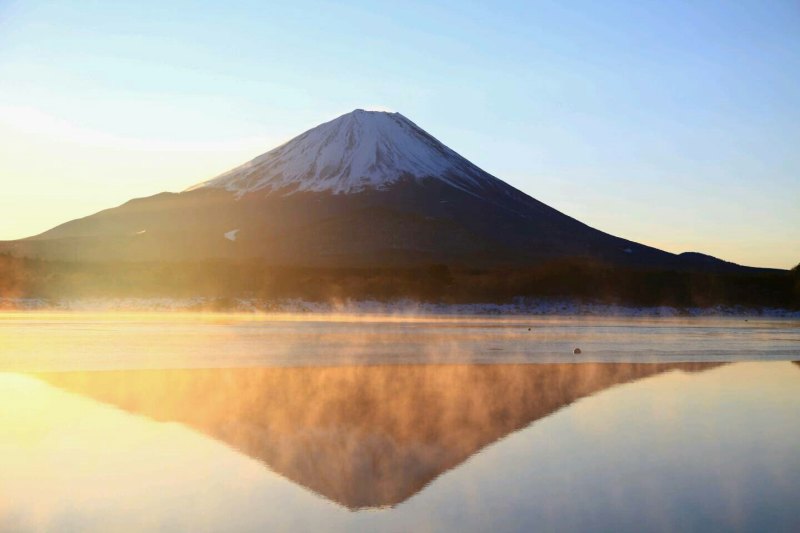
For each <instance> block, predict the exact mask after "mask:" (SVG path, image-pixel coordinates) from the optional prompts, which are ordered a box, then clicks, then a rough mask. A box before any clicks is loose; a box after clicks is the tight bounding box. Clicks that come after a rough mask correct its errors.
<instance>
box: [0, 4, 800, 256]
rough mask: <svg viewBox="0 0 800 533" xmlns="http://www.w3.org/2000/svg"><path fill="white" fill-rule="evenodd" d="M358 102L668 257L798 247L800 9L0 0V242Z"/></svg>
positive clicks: (204, 170) (135, 193) (187, 173)
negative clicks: (393, 114)
mask: <svg viewBox="0 0 800 533" xmlns="http://www.w3.org/2000/svg"><path fill="white" fill-rule="evenodd" d="M354 108H369V109H376V108H377V109H390V110H396V111H399V112H401V113H403V114H404V115H405V116H407V117H408V118H410V119H411V120H413V121H415V122H416V123H417V124H419V125H420V126H421V127H422V128H424V129H426V130H427V131H428V132H430V133H431V134H433V135H434V136H436V137H437V138H439V139H440V140H441V141H442V142H444V143H445V144H447V145H448V146H450V147H451V148H453V149H454V150H456V151H457V152H459V153H460V154H461V155H463V156H465V157H466V158H468V159H470V160H471V161H473V162H474V163H476V164H477V165H479V166H480V167H482V168H483V169H485V170H487V171H488V172H490V173H492V174H494V175H496V176H497V177H499V178H501V179H503V180H505V181H507V182H509V183H511V184H512V185H514V186H516V187H517V188H519V189H521V190H523V191H525V192H526V193H528V194H530V195H531V196H533V197H535V198H537V199H539V200H541V201H543V202H545V203H547V204H549V205H551V206H553V207H555V208H556V209H559V210H561V211H563V212H565V213H567V214H569V215H571V216H573V217H575V218H578V219H579V220H582V221H584V222H586V223H588V224H590V225H592V226H594V227H597V228H598V229H601V230H604V231H606V232H609V233H612V234H615V235H618V236H621V237H625V238H628V239H632V240H635V241H639V242H642V243H646V244H650V245H653V246H657V247H660V248H663V249H666V250H669V251H672V252H682V251H688V250H695V251H702V252H705V253H710V254H712V255H716V256H718V257H722V258H724V259H727V260H731V261H736V262H739V263H744V264H751V265H759V266H774V267H780V268H789V267H791V266H793V265H795V264H797V263H798V261H800V4H799V3H798V2H797V1H795V0H787V1H746V0H742V1H738V2H712V1H708V2H680V1H672V2H649V1H632V2H614V1H605V2H595V1H586V2H534V1H530V2H482V3H479V2H465V1H463V0H462V1H458V2H435V3H432V2H409V1H404V2H374V1H372V2H368V1H363V2H341V3H338V2H337V3H332V2H307V1H302V0H296V1H293V2H274V3H273V2H236V1H230V2H208V3H205V2H185V1H171V2H148V1H142V0H140V1H136V2H125V1H115V2H102V1H89V0H82V1H75V2H72V1H68V0H59V1H53V2H47V1H37V0H27V1H10V2H9V1H8V0H0V212H2V213H3V217H2V223H0V239H14V238H20V237H25V236H29V235H32V234H36V233H39V232H41V231H44V230H46V229H49V228H50V227H52V226H55V225H57V224H59V223H61V222H65V221H67V220H70V219H73V218H77V217H81V216H85V215H88V214H91V213H93V212H96V211H98V210H101V209H104V208H107V207H112V206H115V205H118V204H120V203H123V202H125V201H126V200H128V199H130V198H133V197H141V196H148V195H151V194H155V193H158V192H160V191H179V190H182V189H184V188H186V187H188V186H190V185H192V184H194V183H196V182H200V181H203V180H206V179H208V178H210V177H213V176H214V175H216V174H218V173H221V172H223V171H225V170H227V169H229V168H231V167H233V166H236V165H238V164H240V163H242V162H244V161H246V160H248V159H250V158H252V157H254V156H256V155H258V154H260V153H262V152H264V151H266V150H268V149H270V148H272V147H273V146H275V145H276V144H278V143H280V142H282V141H285V140H287V139H289V138H290V137H292V136H294V135H296V134H299V133H301V132H303V131H304V130H306V129H308V128H310V127H313V126H315V125H317V124H318V123H320V122H323V121H325V120H329V119H331V118H333V117H335V116H337V115H339V114H342V113H345V112H348V111H351V110H352V109H354Z"/></svg>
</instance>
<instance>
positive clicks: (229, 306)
mask: <svg viewBox="0 0 800 533" xmlns="http://www.w3.org/2000/svg"><path fill="white" fill-rule="evenodd" d="M3 311H51V312H52V311H74V312H118V311H121V312H139V311H141V312H158V311H162V312H169V311H177V312H234V313H249V314H279V313H301V314H302V313H308V314H331V313H339V314H352V315H361V314H363V315H401V316H402V315H408V316H420V315H422V316H425V315H430V316H442V315H450V316H609V317H614V316H619V317H687V318H690V317H765V318H792V319H800V310H791V309H780V308H768V307H762V308H753V307H745V306H740V305H736V306H729V305H716V306H712V307H673V306H634V305H623V304H606V303H587V302H578V301H574V300H566V299H564V300H544V299H528V298H518V299H515V300H514V301H513V302H510V303H501V304H498V303H487V302H483V303H480V302H476V303H465V304H454V303H430V302H418V301H414V300H409V299H403V300H394V301H388V302H384V301H378V300H343V301H338V302H314V301H308V300H302V299H297V298H293V299H284V300H261V299H257V298H208V297H192V298H74V299H68V298H63V299H46V298H3V297H0V312H3Z"/></svg>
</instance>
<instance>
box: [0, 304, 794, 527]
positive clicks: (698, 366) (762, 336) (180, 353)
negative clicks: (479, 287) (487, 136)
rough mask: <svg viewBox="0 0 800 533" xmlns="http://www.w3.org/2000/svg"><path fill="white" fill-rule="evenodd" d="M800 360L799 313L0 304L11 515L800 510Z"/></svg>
mask: <svg viewBox="0 0 800 533" xmlns="http://www.w3.org/2000/svg"><path fill="white" fill-rule="evenodd" d="M574 348H580V349H581V354H580V355H574V354H573V349H574ZM797 360H800V322H799V321H796V320H795V321H792V320H778V319H755V318H748V319H747V320H745V319H744V318H725V319H714V318H692V319H677V318H675V319H672V318H660V319H642V318H639V319H634V318H597V317H593V318H578V317H553V318H541V317H537V318H524V317H513V318H502V317H461V318H456V317H435V316H428V317H407V316H369V317H354V316H346V315H332V316H325V315H225V314H209V315H200V314H155V313H153V314H94V315H93V314H83V313H73V314H69V313H64V314H46V313H36V312H26V313H5V314H0V472H2V481H0V531H142V530H155V531H265V530H266V531H276V530H286V531H497V532H499V531H532V530H536V531H675V530H680V531H708V530H722V531H728V530H734V531H798V530H800V508H799V507H798V506H797V499H798V496H800V454H799V453H798V449H799V448H798V443H800V364H798V363H797V362H793V361H797Z"/></svg>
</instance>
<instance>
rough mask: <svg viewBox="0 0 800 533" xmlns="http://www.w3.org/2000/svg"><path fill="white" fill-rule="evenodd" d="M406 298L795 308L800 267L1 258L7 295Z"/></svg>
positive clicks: (1, 293)
mask: <svg viewBox="0 0 800 533" xmlns="http://www.w3.org/2000/svg"><path fill="white" fill-rule="evenodd" d="M195 296H201V297H211V298H242V297H250V298H260V299H282V298H302V299H305V300H310V301H333V300H342V299H353V300H360V299H364V300H366V299H370V300H378V301H392V300H397V299H412V300H418V301H420V302H437V303H474V302H492V303H504V302H509V301H512V300H513V299H514V298H519V297H530V298H544V299H547V298H553V299H564V298H567V299H572V300H577V301H582V302H593V303H607V304H622V305H636V306H673V307H711V306H715V305H727V306H737V305H741V306H747V307H771V308H776V307H777V308H784V309H791V310H797V309H800V269H798V267H795V268H794V269H792V270H789V271H784V270H756V269H752V270H747V271H741V272H697V271H673V270H657V269H645V268H637V269H634V268H620V267H612V266H608V265H604V264H602V263H596V262H587V261H578V260H569V261H563V260H562V261H554V262H549V263H543V264H540V265H537V266H530V267H509V268H486V269H482V268H470V267H467V266H463V265H461V266H459V265H443V264H433V265H422V266H418V267H403V268H392V267H374V268H365V267H358V268H355V267H352V268H344V267H341V268H316V267H314V268H312V267H307V268H304V267H285V266H274V265H268V264H265V263H264V262H263V261H261V260H239V261H222V260H220V261H201V262H67V261H48V260H41V259H28V258H19V257H13V256H11V255H0V297H4V298H49V299H57V298H83V297H85V298H103V297H108V298H127V297H142V298H151V297H181V298H185V297H195Z"/></svg>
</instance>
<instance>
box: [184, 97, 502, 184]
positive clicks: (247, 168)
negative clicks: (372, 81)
mask: <svg viewBox="0 0 800 533" xmlns="http://www.w3.org/2000/svg"><path fill="white" fill-rule="evenodd" d="M407 178H413V179H423V178H433V179H440V180H443V181H446V182H447V183H449V184H450V185H453V186H455V187H457V188H459V189H463V190H467V191H470V192H473V193H478V192H480V190H481V189H482V188H483V187H485V186H487V185H488V184H489V183H491V182H494V181H496V178H494V177H492V176H490V175H489V174H487V173H485V172H483V171H482V170H481V169H479V168H478V167H476V166H475V165H473V164H472V163H470V162H469V161H467V160H466V159H464V158H463V157H461V156H460V155H458V154H457V153H455V152H454V151H453V150H451V149H449V148H447V147H446V146H445V145H444V144H442V143H441V142H439V141H438V140H436V139H435V138H434V137H433V136H431V135H429V134H428V133H426V132H425V131H424V130H422V129H421V128H420V127H419V126H417V125H416V124H414V123H413V122H411V121H410V120H409V119H407V118H406V117H404V116H403V115H401V114H400V113H388V112H384V111H365V110H363V109H356V110H355V111H352V112H350V113H347V114H346V115H342V116H340V117H338V118H336V119H334V120H331V121H330V122H326V123H324V124H320V125H319V126H317V127H315V128H313V129H310V130H308V131H306V132H305V133H303V134H301V135H299V136H297V137H295V138H294V139H292V140H290V141H288V142H287V143H285V144H283V145H281V146H278V147H277V148H274V149H273V150H270V151H269V152H267V153H265V154H263V155H261V156H259V157H257V158H255V159H253V160H252V161H250V162H248V163H245V164H244V165H241V166H239V167H237V168H235V169H233V170H230V171H228V172H226V173H224V174H222V175H220V176H218V177H216V178H214V179H211V180H209V181H206V182H203V183H200V184H198V185H195V186H193V187H191V188H190V189H188V190H194V189H200V188H206V187H210V188H221V189H225V190H228V191H231V192H234V193H236V194H237V195H238V196H242V195H244V194H247V193H251V192H255V191H262V190H263V191H264V192H265V193H267V194H269V193H272V192H274V191H280V192H281V193H282V194H292V193H294V192H299V191H316V192H319V191H329V192H332V193H334V194H347V193H354V192H360V191H363V190H365V189H384V188H386V187H387V186H389V185H390V184H392V183H395V182H397V181H399V180H401V179H407Z"/></svg>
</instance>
